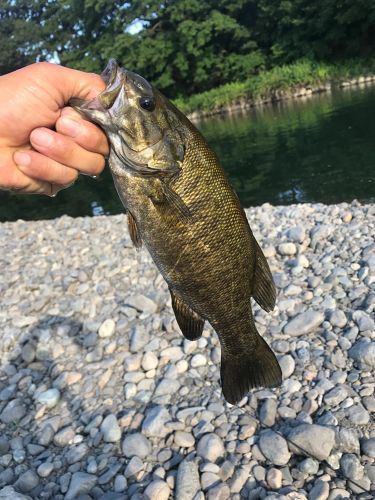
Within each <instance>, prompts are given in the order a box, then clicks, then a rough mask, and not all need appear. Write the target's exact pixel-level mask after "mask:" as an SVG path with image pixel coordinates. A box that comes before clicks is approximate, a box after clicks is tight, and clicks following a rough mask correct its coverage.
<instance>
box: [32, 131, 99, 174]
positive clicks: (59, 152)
mask: <svg viewBox="0 0 375 500" xmlns="http://www.w3.org/2000/svg"><path fill="white" fill-rule="evenodd" d="M30 142H31V144H32V146H33V147H34V149H35V150H37V151H39V153H41V154H42V155H44V156H47V157H48V158H50V159H51V160H54V161H55V162H57V163H60V164H61V165H66V166H67V167H72V168H74V169H76V170H79V171H80V172H82V173H85V174H88V175H99V174H100V173H101V172H102V170H103V168H104V165H105V160H104V157H103V155H101V154H99V153H93V152H91V151H87V150H86V149H84V148H83V147H81V146H80V145H79V144H77V143H76V142H75V141H74V140H73V139H72V138H70V137H67V136H65V135H62V134H59V133H58V132H54V131H52V130H49V129H46V128H38V129H35V130H33V131H32V132H31V134H30Z"/></svg>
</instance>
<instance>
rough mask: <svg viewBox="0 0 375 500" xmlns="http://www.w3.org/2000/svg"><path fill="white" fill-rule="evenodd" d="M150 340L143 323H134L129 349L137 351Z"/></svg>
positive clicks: (140, 350) (141, 349)
mask: <svg viewBox="0 0 375 500" xmlns="http://www.w3.org/2000/svg"><path fill="white" fill-rule="evenodd" d="M149 341H150V334H149V332H148V330H146V328H145V327H144V325H136V326H135V328H134V331H133V333H132V335H131V337H130V351H131V352H135V353H139V352H142V351H143V348H144V347H145V345H146V344H148V343H149Z"/></svg>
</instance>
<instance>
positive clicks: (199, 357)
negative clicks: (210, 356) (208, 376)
mask: <svg viewBox="0 0 375 500" xmlns="http://www.w3.org/2000/svg"><path fill="white" fill-rule="evenodd" d="M206 364H207V359H206V356H204V355H203V354H195V355H194V356H193V357H192V358H191V361H190V365H191V366H192V367H193V368H198V367H199V366H206Z"/></svg>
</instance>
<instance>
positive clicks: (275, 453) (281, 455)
mask: <svg viewBox="0 0 375 500" xmlns="http://www.w3.org/2000/svg"><path fill="white" fill-rule="evenodd" d="M259 448H260V450H261V452H262V453H263V455H264V456H265V457H266V458H267V459H268V460H269V461H270V462H271V463H272V464H274V465H286V464H287V463H288V461H289V459H290V453H289V450H288V445H287V442H286V440H285V439H284V438H283V437H282V436H280V435H279V434H276V432H274V431H272V430H267V431H264V432H261V434H260V438H259Z"/></svg>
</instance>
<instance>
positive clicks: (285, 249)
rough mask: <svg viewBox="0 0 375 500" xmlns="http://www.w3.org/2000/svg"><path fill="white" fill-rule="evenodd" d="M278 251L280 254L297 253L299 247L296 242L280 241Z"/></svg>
mask: <svg viewBox="0 0 375 500" xmlns="http://www.w3.org/2000/svg"><path fill="white" fill-rule="evenodd" d="M277 251H278V252H279V254H280V255H295V254H296V253H297V247H296V245H295V244H294V243H291V242H288V243H280V245H279V246H278V247H277Z"/></svg>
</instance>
